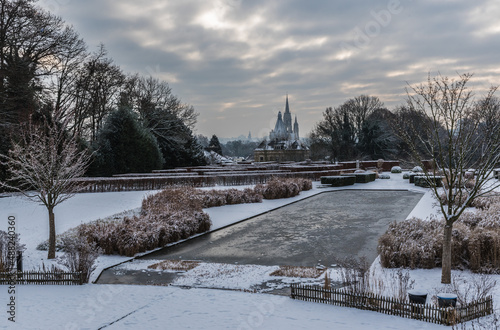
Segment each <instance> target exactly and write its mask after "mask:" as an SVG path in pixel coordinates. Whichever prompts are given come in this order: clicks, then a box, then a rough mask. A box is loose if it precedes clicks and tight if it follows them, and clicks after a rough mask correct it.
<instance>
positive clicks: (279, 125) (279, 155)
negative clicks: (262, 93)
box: [254, 95, 309, 162]
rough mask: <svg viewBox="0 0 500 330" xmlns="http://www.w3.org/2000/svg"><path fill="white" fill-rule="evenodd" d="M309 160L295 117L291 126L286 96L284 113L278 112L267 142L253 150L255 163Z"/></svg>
mask: <svg viewBox="0 0 500 330" xmlns="http://www.w3.org/2000/svg"><path fill="white" fill-rule="evenodd" d="M307 158H309V149H308V148H307V147H306V146H305V145H304V144H303V143H302V141H300V137H299V123H298V121H297V116H295V122H294V123H293V126H292V114H291V112H290V106H289V104H288V95H287V96H286V104H285V113H284V114H283V115H282V114H281V111H279V112H278V118H277V120H276V124H275V125H274V129H273V130H271V132H270V133H269V140H267V139H265V140H264V141H262V142H261V143H260V145H259V146H258V147H257V149H255V150H254V161H256V162H269V161H277V162H286V161H296V162H297V161H303V160H306V159H307Z"/></svg>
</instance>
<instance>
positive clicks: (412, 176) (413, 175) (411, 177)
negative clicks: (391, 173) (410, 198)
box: [409, 173, 422, 183]
mask: <svg viewBox="0 0 500 330" xmlns="http://www.w3.org/2000/svg"><path fill="white" fill-rule="evenodd" d="M417 176H422V173H410V176H409V179H410V183H415V177H417Z"/></svg>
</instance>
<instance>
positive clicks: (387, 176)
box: [378, 173, 391, 180]
mask: <svg viewBox="0 0 500 330" xmlns="http://www.w3.org/2000/svg"><path fill="white" fill-rule="evenodd" d="M378 178H379V179H384V180H386V179H390V178H391V176H390V175H389V174H386V173H384V174H379V176H378Z"/></svg>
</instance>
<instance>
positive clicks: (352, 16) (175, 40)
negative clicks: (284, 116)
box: [39, 0, 500, 137]
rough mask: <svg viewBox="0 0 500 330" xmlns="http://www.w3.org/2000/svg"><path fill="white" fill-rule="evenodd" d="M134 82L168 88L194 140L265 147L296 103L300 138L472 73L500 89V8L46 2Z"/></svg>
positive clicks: (480, 83) (381, 0)
mask: <svg viewBox="0 0 500 330" xmlns="http://www.w3.org/2000/svg"><path fill="white" fill-rule="evenodd" d="M39 4H41V5H42V6H44V7H45V8H48V9H50V10H51V11H52V12H54V13H56V14H58V15H60V16H62V17H63V18H64V19H65V20H66V22H67V23H69V24H72V25H73V26H74V27H75V29H76V30H77V31H78V32H79V33H80V34H81V36H82V37H83V38H84V39H85V40H86V42H87V43H88V44H89V46H90V48H91V49H96V48H97V45H98V44H99V43H100V42H102V43H104V44H105V46H106V47H107V49H108V51H109V56H110V57H112V58H113V59H114V61H115V62H116V63H117V64H118V65H120V66H121V67H122V68H123V69H124V71H126V72H131V73H132V72H139V73H142V74H145V75H152V76H154V77H157V78H160V79H163V80H165V81H167V82H168V83H169V84H170V86H171V87H172V89H173V91H174V93H175V94H176V95H178V96H179V97H180V98H181V99H182V100H183V101H184V102H185V103H189V104H191V105H193V106H194V107H195V109H196V110H197V111H198V112H199V113H200V116H199V119H198V124H197V127H196V131H197V132H196V133H199V134H204V135H207V136H211V135H212V134H216V135H217V136H219V137H236V136H238V135H240V134H243V135H247V134H248V132H249V131H251V133H252V136H254V137H255V136H264V135H266V134H268V133H269V130H270V129H271V128H273V127H274V122H275V120H276V115H277V112H278V111H280V110H281V111H282V110H283V109H284V105H285V95H286V93H288V95H289V101H290V108H291V111H292V114H293V115H297V117H298V121H299V124H300V133H301V136H306V135H307V133H309V132H310V130H311V129H312V128H313V127H314V124H315V123H316V122H318V121H319V120H320V119H321V114H322V112H323V111H324V110H325V108H326V107H329V106H332V107H335V106H338V105H340V104H342V103H343V102H344V101H346V100H348V99H349V98H352V97H355V96H358V95H360V94H368V95H373V96H378V97H379V98H380V99H381V101H383V102H384V104H385V105H386V106H387V107H388V108H389V109H393V108H394V107H395V106H397V105H399V104H402V103H403V102H404V96H405V86H407V83H409V84H416V83H420V82H422V81H424V80H426V79H427V75H428V73H429V72H430V73H431V74H433V75H434V74H436V73H437V72H440V73H441V74H443V75H448V76H450V77H452V76H453V77H456V76H457V72H458V73H466V72H470V73H474V80H473V83H472V84H471V85H472V86H473V87H474V88H475V91H476V94H478V95H482V94H484V92H485V90H486V89H487V88H488V87H489V86H490V85H492V84H500V20H499V19H498V18H499V17H500V2H498V1H497V0H476V1H453V0H441V1H434V0H419V1H416V0H415V1H411V0H399V1H398V0H356V1H352V0H351V1H349V0H336V1H333V0H308V1H306V0H143V1H137V0H119V1H118V0H85V1H77V0H40V2H39Z"/></svg>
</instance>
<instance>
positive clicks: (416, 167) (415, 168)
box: [411, 166, 423, 173]
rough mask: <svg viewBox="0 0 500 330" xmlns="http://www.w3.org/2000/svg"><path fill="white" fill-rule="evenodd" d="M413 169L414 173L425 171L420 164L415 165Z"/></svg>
mask: <svg viewBox="0 0 500 330" xmlns="http://www.w3.org/2000/svg"><path fill="white" fill-rule="evenodd" d="M411 171H412V172H414V173H422V172H423V170H422V168H421V167H420V166H415V167H414V168H413V169H412V170H411Z"/></svg>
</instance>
